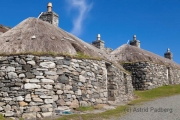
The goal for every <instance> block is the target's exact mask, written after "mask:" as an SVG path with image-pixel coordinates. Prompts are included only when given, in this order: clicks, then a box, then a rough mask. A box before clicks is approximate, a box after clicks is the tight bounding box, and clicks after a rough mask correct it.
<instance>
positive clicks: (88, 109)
mask: <svg viewBox="0 0 180 120" xmlns="http://www.w3.org/2000/svg"><path fill="white" fill-rule="evenodd" d="M76 110H77V111H81V112H84V111H92V110H94V107H93V106H88V107H78V108H76Z"/></svg>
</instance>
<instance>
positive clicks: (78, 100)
mask: <svg viewBox="0 0 180 120" xmlns="http://www.w3.org/2000/svg"><path fill="white" fill-rule="evenodd" d="M122 75H124V71H122V70H119V69H118V68H116V67H115V66H113V65H112V67H110V69H107V65H106V63H105V61H96V60H78V59H71V58H68V57H38V56H33V55H19V56H9V57H0V113H2V114H4V115H5V116H6V117H17V118H18V117H21V116H22V117H23V118H24V119H35V118H42V117H48V116H52V115H54V114H55V111H56V110H61V111H63V110H69V109H73V108H77V107H79V106H90V105H94V104H103V103H108V101H110V100H109V97H108V96H109V95H111V94H109V93H111V92H109V91H111V87H113V85H115V86H116V87H114V88H113V89H114V90H116V92H113V93H112V94H113V95H114V96H115V99H114V100H113V101H114V102H116V101H120V100H118V99H121V101H125V100H129V99H130V98H132V96H133V93H132V85H131V84H130V83H131V78H130V77H126V78H124V76H122ZM127 76H128V75H127ZM125 81H127V82H125ZM108 84H111V86H109V85H108ZM127 88H128V90H126V89H127ZM115 93H116V94H115ZM117 98H118V99H117Z"/></svg>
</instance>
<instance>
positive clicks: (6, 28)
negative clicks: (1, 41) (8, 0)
mask: <svg viewBox="0 0 180 120" xmlns="http://www.w3.org/2000/svg"><path fill="white" fill-rule="evenodd" d="M9 29H10V27H6V26H4V25H0V32H1V33H5V32H7V31H8V30H9Z"/></svg>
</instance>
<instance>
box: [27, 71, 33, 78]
mask: <svg viewBox="0 0 180 120" xmlns="http://www.w3.org/2000/svg"><path fill="white" fill-rule="evenodd" d="M26 77H27V78H30V79H32V78H35V75H33V74H32V73H30V72H27V73H26Z"/></svg>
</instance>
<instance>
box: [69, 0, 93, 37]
mask: <svg viewBox="0 0 180 120" xmlns="http://www.w3.org/2000/svg"><path fill="white" fill-rule="evenodd" d="M67 1H68V3H69V5H70V9H71V10H72V9H77V10H78V14H77V17H76V18H74V19H73V29H72V31H71V33H72V34H74V35H77V36H79V35H80V34H81V32H82V28H83V22H84V19H85V18H86V16H87V15H88V12H89V11H90V10H91V8H92V3H91V4H89V5H88V4H87V0H67Z"/></svg>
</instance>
